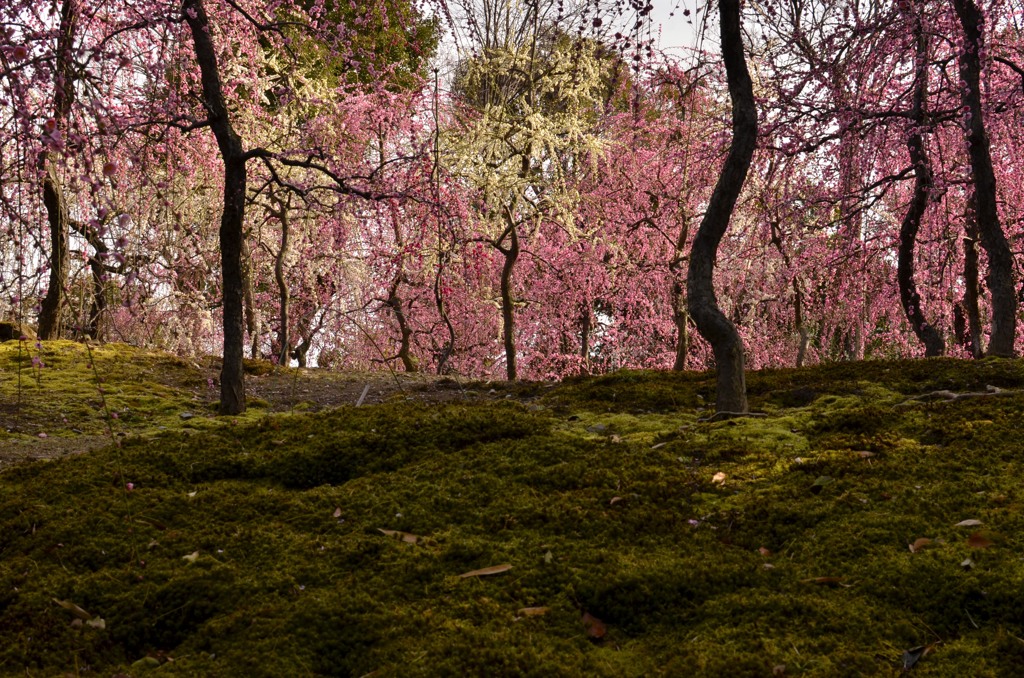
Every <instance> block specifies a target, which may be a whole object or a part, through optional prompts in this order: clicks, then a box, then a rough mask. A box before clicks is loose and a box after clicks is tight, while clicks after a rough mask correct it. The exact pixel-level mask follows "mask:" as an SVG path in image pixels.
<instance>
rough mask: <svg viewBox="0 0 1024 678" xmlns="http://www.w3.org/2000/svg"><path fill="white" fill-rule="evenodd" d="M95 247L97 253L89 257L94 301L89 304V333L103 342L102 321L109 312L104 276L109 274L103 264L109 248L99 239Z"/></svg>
mask: <svg viewBox="0 0 1024 678" xmlns="http://www.w3.org/2000/svg"><path fill="white" fill-rule="evenodd" d="M93 247H95V249H96V253H95V254H94V255H93V256H91V257H89V270H90V271H91V273H92V301H91V302H90V304H89V327H88V328H87V332H88V334H89V336H90V337H91V338H92V339H95V340H96V341H101V340H102V339H103V337H102V335H101V325H100V323H101V321H102V318H103V314H104V313H106V311H107V297H106V290H105V288H106V285H105V284H104V280H103V278H104V276H105V275H106V274H107V267H106V265H105V264H104V263H103V256H102V255H105V254H106V253H107V247H106V245H105V244H104V243H103V241H102V240H100V239H99V238H98V237H97V238H96V240H95V242H94V244H93Z"/></svg>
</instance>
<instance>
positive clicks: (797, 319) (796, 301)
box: [769, 219, 810, 367]
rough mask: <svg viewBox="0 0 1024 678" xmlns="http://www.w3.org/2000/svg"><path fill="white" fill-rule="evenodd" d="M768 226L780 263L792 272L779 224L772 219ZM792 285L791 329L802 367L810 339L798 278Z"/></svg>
mask: <svg viewBox="0 0 1024 678" xmlns="http://www.w3.org/2000/svg"><path fill="white" fill-rule="evenodd" d="M769 226H770V227H771V239H772V244H773V245H775V249H777V250H778V251H779V255H780V256H781V257H782V263H784V264H785V265H786V269H787V270H792V262H791V260H790V258H789V255H788V254H787V253H786V248H785V247H783V245H782V231H781V229H780V228H779V222H778V221H777V220H775V219H772V221H771V223H770V224H769ZM792 285H793V329H794V330H796V333H797V336H798V337H799V338H800V344H799V345H798V346H797V349H796V366H797V367H803V366H804V360H805V359H806V357H807V344H808V343H809V339H810V338H809V337H808V335H807V328H806V327H804V292H803V289H801V287H800V278H799V277H798V276H796V275H794V276H793V281H792Z"/></svg>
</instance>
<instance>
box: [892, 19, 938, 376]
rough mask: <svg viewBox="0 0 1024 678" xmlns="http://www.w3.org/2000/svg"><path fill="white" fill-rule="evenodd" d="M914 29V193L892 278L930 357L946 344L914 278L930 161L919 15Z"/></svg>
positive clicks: (925, 62)
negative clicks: (923, 304) (924, 130)
mask: <svg viewBox="0 0 1024 678" xmlns="http://www.w3.org/2000/svg"><path fill="white" fill-rule="evenodd" d="M914 32H915V34H916V40H917V54H916V65H915V70H916V74H915V83H914V99H913V103H912V107H911V118H910V125H911V130H912V131H911V133H910V136H909V137H908V138H907V152H908V153H909V155H910V162H911V163H912V164H913V165H914V196H913V197H912V198H911V200H910V206H909V207H908V208H907V214H906V216H904V218H903V224H902V226H901V227H900V247H899V253H898V262H897V269H896V279H897V281H898V283H899V287H900V301H901V302H902V304H903V312H904V313H906V316H907V320H908V321H910V326H911V327H912V328H913V330H914V334H916V335H917V338H918V339H919V340H920V341H921V343H923V344H924V354H925V356H926V357H934V356H940V355H942V354H943V353H945V352H946V344H945V342H944V341H943V340H942V336H941V335H940V334H939V333H938V332H937V331H936V329H935V328H934V327H932V326H931V324H929V323H928V321H927V320H926V319H925V317H924V311H922V310H921V295H920V294H918V291H917V284H916V282H915V280H914V246H915V245H916V242H917V232H918V229H919V228H920V226H921V217H923V216H924V213H925V210H926V209H927V208H928V198H929V196H930V194H931V189H932V170H931V163H930V162H929V160H928V154H927V153H926V152H925V149H924V135H923V134H922V133H921V129H922V128H923V127H924V126H925V124H926V120H925V111H924V104H925V98H926V97H927V95H928V54H927V48H928V42H927V40H926V39H925V36H924V32H923V31H922V30H921V22H920V19H918V20H916V22H915V26H914Z"/></svg>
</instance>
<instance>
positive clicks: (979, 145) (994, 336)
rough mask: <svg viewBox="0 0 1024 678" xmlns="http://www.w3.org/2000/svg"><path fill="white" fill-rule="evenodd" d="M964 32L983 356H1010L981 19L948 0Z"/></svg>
mask: <svg viewBox="0 0 1024 678" xmlns="http://www.w3.org/2000/svg"><path fill="white" fill-rule="evenodd" d="M953 7H954V8H955V9H956V13H957V16H958V17H959V18H960V25H961V27H962V28H963V38H964V40H963V43H964V44H963V48H962V52H961V53H960V80H961V81H962V92H961V100H962V103H963V107H964V108H965V109H967V112H969V113H970V119H969V121H968V122H967V124H966V126H967V130H966V131H967V146H968V152H969V154H970V158H971V178H972V179H973V182H974V203H975V212H976V215H977V219H978V232H979V235H980V236H981V246H982V247H984V248H985V253H986V254H987V255H988V276H987V282H988V288H989V290H990V291H991V293H992V331H991V334H990V336H989V346H988V355H992V356H1002V357H1012V356H1013V355H1014V339H1015V336H1016V333H1017V295H1016V292H1015V290H1014V284H1013V255H1012V254H1011V253H1010V247H1009V245H1008V244H1007V242H1006V236H1005V234H1004V233H1003V229H1002V226H1001V225H1000V223H999V211H998V208H997V205H996V176H995V172H994V171H993V169H992V156H991V154H990V152H989V139H988V135H987V134H986V133H985V120H984V117H983V116H984V114H983V111H982V106H981V54H980V53H981V50H982V49H983V42H984V39H983V36H982V32H981V29H982V16H981V11H980V10H979V9H978V6H977V4H976V3H975V1H974V0H953Z"/></svg>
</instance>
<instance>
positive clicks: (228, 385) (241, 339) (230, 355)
mask: <svg viewBox="0 0 1024 678" xmlns="http://www.w3.org/2000/svg"><path fill="white" fill-rule="evenodd" d="M182 18H183V19H184V20H185V22H186V23H187V24H188V26H189V29H190V30H191V32H192V41H193V43H194V45H195V50H196V61H197V63H198V64H199V70H200V73H201V76H202V84H203V99H204V103H205V104H206V110H207V113H208V118H207V119H208V121H209V123H210V128H211V129H212V130H213V134H214V136H215V137H216V139H217V146H218V147H219V148H220V153H221V157H222V158H223V160H224V211H223V212H222V213H221V218H220V266H221V276H222V281H221V284H222V285H223V290H224V362H223V366H222V367H221V373H220V413H221V414H241V413H242V412H244V411H245V374H244V372H243V371H242V352H243V346H244V343H245V327H244V323H243V320H242V309H243V306H242V295H243V285H242V241H243V230H242V226H243V223H244V220H245V190H246V179H247V177H246V168H245V161H246V157H245V153H244V151H243V150H242V140H241V139H240V138H239V136H238V134H237V133H236V132H235V130H234V128H233V127H232V125H231V120H230V118H229V116H228V108H227V104H226V102H225V100H224V91H223V88H222V86H221V77H220V71H219V69H218V66H217V52H216V50H215V49H214V46H213V41H212V38H211V36H210V21H209V18H208V17H207V15H206V9H205V7H204V6H203V0H185V1H184V3H183V4H182Z"/></svg>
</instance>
